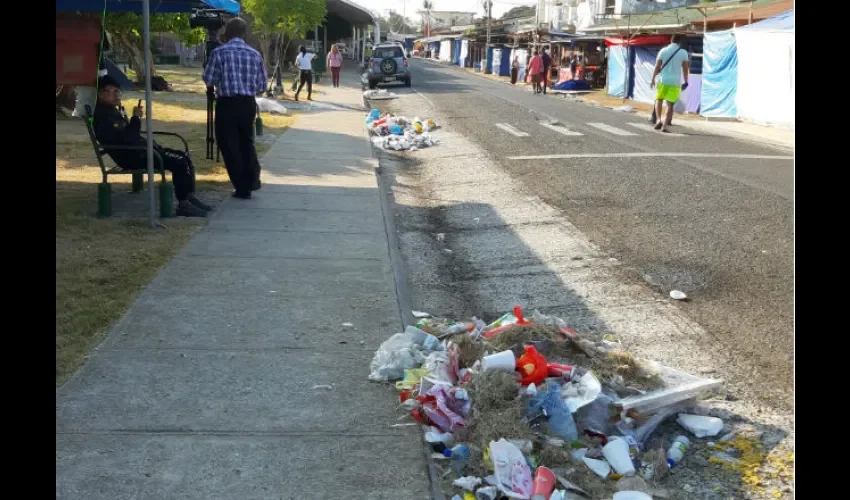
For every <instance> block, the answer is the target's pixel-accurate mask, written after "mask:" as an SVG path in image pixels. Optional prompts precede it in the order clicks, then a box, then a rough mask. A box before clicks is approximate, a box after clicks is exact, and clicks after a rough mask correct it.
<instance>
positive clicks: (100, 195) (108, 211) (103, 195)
mask: <svg viewBox="0 0 850 500" xmlns="http://www.w3.org/2000/svg"><path fill="white" fill-rule="evenodd" d="M111 215H112V185H111V184H109V183H107V182H101V183H100V184H98V185H97V216H98V217H110V216H111Z"/></svg>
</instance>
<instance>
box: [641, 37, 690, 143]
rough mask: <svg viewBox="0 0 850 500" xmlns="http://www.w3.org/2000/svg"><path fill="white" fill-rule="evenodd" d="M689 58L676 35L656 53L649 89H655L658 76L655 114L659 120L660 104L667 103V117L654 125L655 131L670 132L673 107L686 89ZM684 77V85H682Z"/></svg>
mask: <svg viewBox="0 0 850 500" xmlns="http://www.w3.org/2000/svg"><path fill="white" fill-rule="evenodd" d="M689 67H690V56H689V55H688V51H687V50H685V49H684V48H683V47H682V46H681V45H679V43H678V40H677V38H676V35H673V36H672V37H671V38H670V45H668V46H666V47H664V48H663V49H661V50H660V51H659V52H658V57H657V58H656V60H655V70H654V71H653V72H652V81H651V82H650V83H649V88H655V78H656V77H657V76H658V75H659V74H660V75H661V83H659V84H658V90H657V91H656V92H655V114H656V116H657V117H658V118H659V119H660V118H661V103H662V101H667V115H666V116H665V117H664V119H663V120H659V122H658V123H656V124H655V130H661V131H662V132H670V128H669V127H670V123H671V122H672V121H673V105H674V104H676V101H678V100H679V93H680V92H681V91H682V90H685V89H686V88H688V69H689ZM683 77H684V80H685V83H682V79H683Z"/></svg>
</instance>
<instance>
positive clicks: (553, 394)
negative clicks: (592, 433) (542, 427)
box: [527, 381, 578, 441]
mask: <svg viewBox="0 0 850 500" xmlns="http://www.w3.org/2000/svg"><path fill="white" fill-rule="evenodd" d="M540 410H542V411H543V413H544V414H545V415H546V416H547V417H548V422H549V429H550V430H551V431H552V433H553V434H555V435H556V436H558V437H559V438H561V439H563V440H565V441H575V440H576V439H578V429H576V423H575V420H573V414H572V413H571V412H570V409H569V408H568V407H567V404H566V403H565V402H564V400H563V399H562V398H561V386H560V385H559V384H556V383H554V382H551V381H550V382H547V383H546V390H545V391H544V390H542V389H538V391H537V395H535V396H534V397H533V398H532V400H531V402H530V405H529V408H528V410H527V415H534V414H535V413H536V412H538V411H540Z"/></svg>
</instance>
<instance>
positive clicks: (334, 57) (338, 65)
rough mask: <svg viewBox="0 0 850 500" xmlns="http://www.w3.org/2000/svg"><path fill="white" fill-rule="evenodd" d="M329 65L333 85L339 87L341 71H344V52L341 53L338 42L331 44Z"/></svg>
mask: <svg viewBox="0 0 850 500" xmlns="http://www.w3.org/2000/svg"><path fill="white" fill-rule="evenodd" d="M328 67H329V68H330V69H331V79H332V80H333V86H334V87H339V72H340V71H342V54H340V53H339V47H337V46H336V44H333V45H331V51H330V52H328ZM308 92H309V91H308Z"/></svg>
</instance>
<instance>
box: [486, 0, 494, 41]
mask: <svg viewBox="0 0 850 500" xmlns="http://www.w3.org/2000/svg"><path fill="white" fill-rule="evenodd" d="M492 18H493V0H488V1H487V47H489V46H490V19H492Z"/></svg>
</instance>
